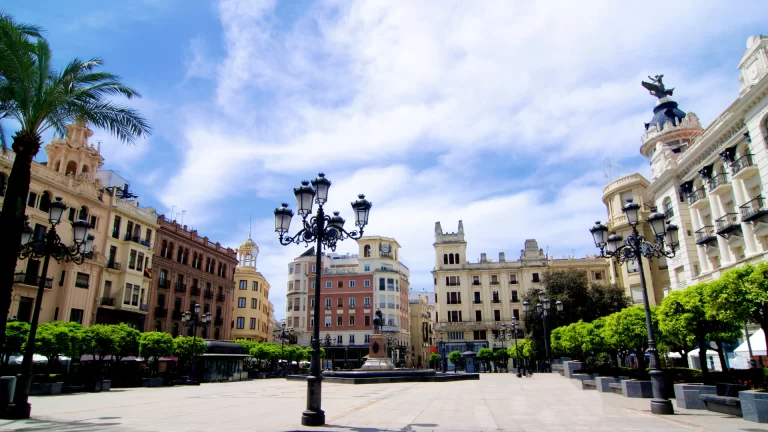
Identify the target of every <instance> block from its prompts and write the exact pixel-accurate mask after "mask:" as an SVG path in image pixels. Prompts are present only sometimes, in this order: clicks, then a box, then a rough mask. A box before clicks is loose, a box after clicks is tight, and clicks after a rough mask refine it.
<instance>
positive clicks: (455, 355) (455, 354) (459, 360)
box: [448, 350, 464, 370]
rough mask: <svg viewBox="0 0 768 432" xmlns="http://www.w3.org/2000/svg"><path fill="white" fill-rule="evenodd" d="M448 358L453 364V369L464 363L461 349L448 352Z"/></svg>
mask: <svg viewBox="0 0 768 432" xmlns="http://www.w3.org/2000/svg"><path fill="white" fill-rule="evenodd" d="M448 360H450V361H451V363H453V364H454V366H455V369H454V370H458V369H459V367H460V366H462V365H463V364H464V358H463V357H462V356H461V351H458V350H456V351H451V352H450V353H448Z"/></svg>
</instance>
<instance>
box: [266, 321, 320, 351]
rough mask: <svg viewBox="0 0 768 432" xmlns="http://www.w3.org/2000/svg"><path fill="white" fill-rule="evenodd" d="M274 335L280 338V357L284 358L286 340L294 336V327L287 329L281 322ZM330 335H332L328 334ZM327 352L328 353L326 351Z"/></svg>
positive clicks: (276, 338)
mask: <svg viewBox="0 0 768 432" xmlns="http://www.w3.org/2000/svg"><path fill="white" fill-rule="evenodd" d="M272 335H273V336H274V337H275V340H278V339H280V358H281V359H282V358H283V350H284V349H285V348H284V347H285V341H290V340H291V337H292V336H293V328H289V329H287V330H286V329H285V323H284V322H282V323H280V328H276V329H274V330H272ZM328 336H330V335H328ZM326 354H327V353H326Z"/></svg>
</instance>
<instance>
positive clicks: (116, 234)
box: [112, 229, 120, 240]
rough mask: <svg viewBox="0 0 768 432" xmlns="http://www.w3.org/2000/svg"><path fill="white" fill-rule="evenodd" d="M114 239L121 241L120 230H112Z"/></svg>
mask: <svg viewBox="0 0 768 432" xmlns="http://www.w3.org/2000/svg"><path fill="white" fill-rule="evenodd" d="M112 238H113V239H117V240H120V230H119V229H113V230H112Z"/></svg>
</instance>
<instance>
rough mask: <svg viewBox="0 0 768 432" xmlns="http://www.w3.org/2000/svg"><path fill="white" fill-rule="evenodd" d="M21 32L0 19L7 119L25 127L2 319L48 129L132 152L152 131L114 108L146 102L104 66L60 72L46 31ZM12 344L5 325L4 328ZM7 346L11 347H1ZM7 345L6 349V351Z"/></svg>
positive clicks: (8, 234)
mask: <svg viewBox="0 0 768 432" xmlns="http://www.w3.org/2000/svg"><path fill="white" fill-rule="evenodd" d="M27 28H28V29H30V30H33V31H31V32H30V31H24V30H20V27H19V25H14V23H13V22H12V21H9V18H8V17H7V15H3V18H2V19H0V109H1V110H2V112H1V113H0V116H1V117H13V118H14V119H15V120H16V121H17V122H18V124H19V130H18V132H16V134H14V136H13V141H12V144H11V148H12V149H13V151H14V152H15V153H16V154H15V158H14V162H13V168H12V169H11V173H10V175H9V176H8V184H7V186H6V190H5V198H4V201H3V207H2V212H1V213H0V226H2V227H3V229H2V230H0V245H3V247H2V248H0V292H2V295H0V311H2V313H3V315H7V314H8V311H9V308H10V305H11V292H12V287H13V273H14V271H15V269H16V258H17V255H18V252H19V248H20V244H21V233H22V230H23V227H24V212H25V210H26V208H25V205H24V203H25V201H26V198H27V195H28V194H29V183H30V180H31V169H32V161H33V158H34V157H35V155H37V153H38V151H39V150H40V148H41V147H42V134H43V133H44V132H46V131H47V130H49V129H52V130H53V131H54V132H55V133H57V134H59V135H61V136H63V135H65V134H66V126H67V125H68V124H70V123H72V122H82V123H85V122H88V123H90V124H91V125H94V126H96V127H98V128H101V129H106V130H107V131H109V132H110V133H111V134H112V135H114V136H115V137H117V139H119V140H120V141H123V142H126V143H129V144H132V143H134V142H135V141H136V140H137V139H138V138H140V137H143V136H146V135H148V134H149V133H150V126H149V125H148V123H147V122H146V120H145V119H144V118H143V117H142V116H141V115H140V114H139V113H138V112H137V111H135V110H133V109H131V108H128V107H126V106H123V105H120V104H119V103H116V102H115V101H114V100H112V99H113V98H114V97H116V96H123V97H125V98H127V99H133V98H138V97H140V95H139V93H138V92H136V91H135V90H134V89H132V88H130V87H128V86H126V85H124V84H123V83H122V82H121V81H120V77H118V76H117V75H113V74H111V73H108V72H102V71H99V70H98V69H99V68H100V67H101V66H102V64H103V62H102V60H101V59H98V58H93V59H90V60H85V61H83V60H81V59H78V58H75V59H73V60H71V61H70V62H69V63H68V64H67V65H66V66H65V67H64V69H63V70H61V71H58V72H57V71H55V70H54V69H53V62H52V53H51V49H50V47H49V45H48V42H47V41H46V40H45V39H43V38H41V37H39V35H38V33H39V31H35V29H34V28H29V27H27ZM0 323H1V324H0V326H1V327H0V337H2V339H5V325H6V321H5V320H0ZM0 342H3V343H4V340H0ZM0 345H1V344H0Z"/></svg>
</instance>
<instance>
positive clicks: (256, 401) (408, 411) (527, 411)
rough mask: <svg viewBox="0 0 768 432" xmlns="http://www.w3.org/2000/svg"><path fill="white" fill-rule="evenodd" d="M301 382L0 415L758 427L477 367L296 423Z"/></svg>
mask: <svg viewBox="0 0 768 432" xmlns="http://www.w3.org/2000/svg"><path fill="white" fill-rule="evenodd" d="M305 396H306V384H305V383H304V382H295V381H286V380H282V379H272V380H256V381H248V382H235V383H221V384H203V385H201V386H199V387H184V386H179V387H166V388H135V389H115V390H112V391H111V392H106V393H83V394H74V395H60V396H39V397H32V398H31V402H32V414H33V419H30V420H24V421H8V420H0V430H15V431H54V432H61V431H107V432H116V431H134V432H136V431H206V432H207V431H297V430H302V431H303V430H323V431H324V430H339V431H345V432H367V431H375V430H403V431H427V430H461V431H494V430H504V431H526V432H530V431H536V432H540V431H590V430H595V431H658V432H682V431H691V430H697V431H727V432H737V431H739V432H741V431H750V432H755V431H766V432H768V426H765V427H761V426H762V425H760V424H757V423H750V422H745V421H744V420H741V419H735V418H731V417H729V416H725V415H721V414H716V413H710V412H707V411H686V410H679V411H678V414H676V415H675V416H665V417H658V416H653V415H651V414H650V413H649V403H648V399H627V398H623V397H621V396H619V395H615V394H602V393H598V392H596V391H583V390H581V389H580V388H577V387H576V385H575V383H574V382H573V380H568V379H565V378H563V377H561V376H559V375H551V374H537V375H534V376H533V377H532V378H519V379H518V378H516V377H515V376H514V375H513V374H481V379H480V380H479V381H459V382H449V383H398V384H366V385H347V384H324V385H323V408H324V409H325V411H326V421H327V425H326V426H325V427H323V428H307V427H302V426H301V424H300V417H301V411H302V410H303V409H304V408H305Z"/></svg>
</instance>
